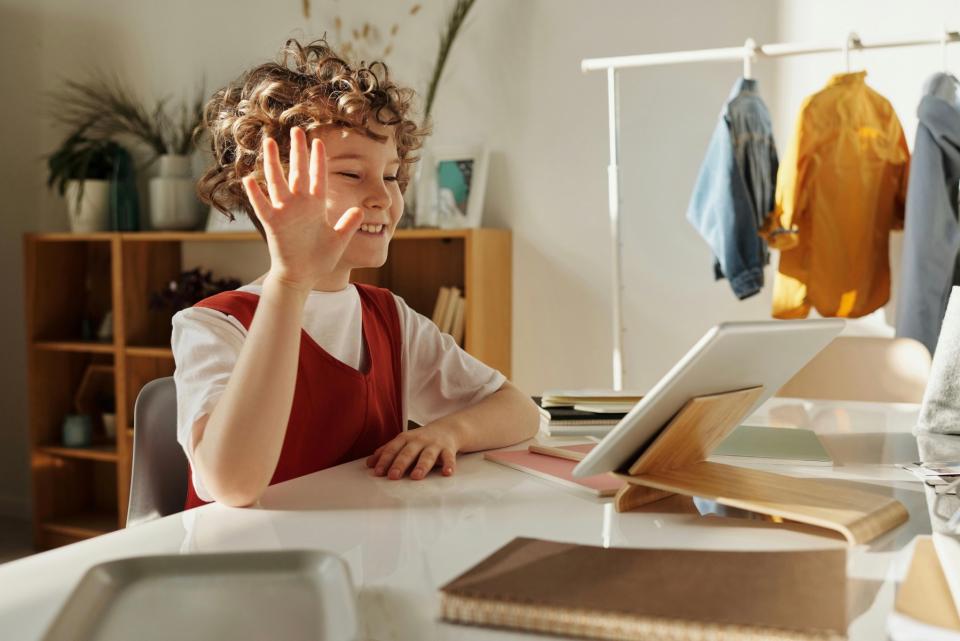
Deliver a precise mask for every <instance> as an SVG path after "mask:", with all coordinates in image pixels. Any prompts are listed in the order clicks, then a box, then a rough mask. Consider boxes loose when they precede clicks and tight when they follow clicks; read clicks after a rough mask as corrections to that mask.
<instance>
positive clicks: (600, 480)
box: [483, 450, 623, 496]
mask: <svg viewBox="0 0 960 641" xmlns="http://www.w3.org/2000/svg"><path fill="white" fill-rule="evenodd" d="M483 456H484V458H486V459H487V460H488V461H493V462H494V463H499V464H500V465H506V466H507V467H512V468H513V469H515V470H520V471H521V472H526V473H527V474H532V475H534V476H537V477H540V478H542V479H546V480H548V481H553V482H554V483H559V484H560V485H565V486H566V487H569V488H573V489H576V490H582V491H587V492H590V493H591V494H593V495H594V496H613V495H614V494H616V493H617V490H619V489H620V487H621V486H622V485H623V481H621V480H620V479H618V478H616V477H614V476H612V475H610V474H597V475H596V476H588V477H586V478H582V479H575V478H573V474H572V473H573V468H575V467H576V466H577V462H576V461H571V460H568V459H564V458H558V457H556V456H546V455H544V454H534V453H532V452H529V451H527V450H514V451H510V452H487V453H486V454H484V455H483Z"/></svg>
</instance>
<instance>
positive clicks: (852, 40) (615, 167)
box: [580, 29, 960, 390]
mask: <svg viewBox="0 0 960 641" xmlns="http://www.w3.org/2000/svg"><path fill="white" fill-rule="evenodd" d="M953 42H960V32H957V31H947V30H946V29H944V30H943V32H942V33H941V34H940V35H939V36H938V37H936V38H921V39H911V40H883V41H877V42H870V43H864V42H863V41H862V40H861V39H860V37H859V36H858V35H857V34H856V33H855V32H850V33H849V34H848V35H847V38H846V40H845V41H844V42H843V43H842V44H832V45H831V44H823V43H819V44H804V43H789V42H787V43H775V44H765V45H758V44H757V43H756V42H754V40H753V39H752V38H748V39H747V40H746V42H745V43H744V45H743V46H741V47H725V48H722V49H698V50H694V51H670V52H666V53H650V54H641V55H634V56H615V57H610V58H586V59H584V60H582V61H581V62H580V70H581V71H582V72H584V73H587V72H591V71H606V72H607V116H608V119H609V128H610V164H609V165H608V167H607V192H608V198H609V201H610V241H611V249H612V258H613V292H612V298H613V389H615V390H622V389H623V374H624V366H623V335H624V325H623V297H622V294H623V280H622V273H621V260H620V249H621V247H620V165H619V157H620V104H619V102H620V96H619V88H618V85H617V81H618V78H617V71H618V70H619V69H627V68H630V67H654V66H661V65H676V64H687V63H696V62H730V61H743V75H744V77H746V78H751V77H752V66H753V62H754V60H756V59H759V58H783V57H786V56H803V55H808V54H814V53H842V54H843V57H844V61H845V64H846V69H847V71H850V52H851V51H864V50H867V49H893V48H898V47H918V46H927V45H940V46H941V48H942V50H943V66H944V69H946V67H947V45H948V44H949V43H953Z"/></svg>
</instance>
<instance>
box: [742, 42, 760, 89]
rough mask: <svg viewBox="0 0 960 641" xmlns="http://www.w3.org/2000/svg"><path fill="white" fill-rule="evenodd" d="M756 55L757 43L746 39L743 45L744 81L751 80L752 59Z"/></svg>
mask: <svg viewBox="0 0 960 641" xmlns="http://www.w3.org/2000/svg"><path fill="white" fill-rule="evenodd" d="M756 55H757V42H756V40H754V39H753V38H747V39H746V41H745V42H744V43H743V77H744V79H745V80H753V59H754V58H755V57H756Z"/></svg>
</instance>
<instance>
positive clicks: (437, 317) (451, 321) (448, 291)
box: [431, 287, 466, 345]
mask: <svg viewBox="0 0 960 641" xmlns="http://www.w3.org/2000/svg"><path fill="white" fill-rule="evenodd" d="M465 305H466V300H465V299H464V297H463V293H462V292H461V291H460V288H459V287H441V288H440V290H439V291H438V292H437V302H436V303H435V304H434V306H433V315H432V316H431V320H433V322H434V324H435V325H436V326H437V327H438V328H439V329H440V331H441V332H443V333H445V334H450V335H451V336H452V337H453V339H454V340H455V341H456V342H457V344H458V345H462V344H463V335H464V325H465V316H466V309H465Z"/></svg>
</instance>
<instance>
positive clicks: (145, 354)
mask: <svg viewBox="0 0 960 641" xmlns="http://www.w3.org/2000/svg"><path fill="white" fill-rule="evenodd" d="M126 353H127V356H128V357H135V358H163V359H167V360H173V350H172V349H171V348H169V347H159V346H157V347H150V346H148V345H136V346H134V345H131V346H129V347H127V348H126Z"/></svg>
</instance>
